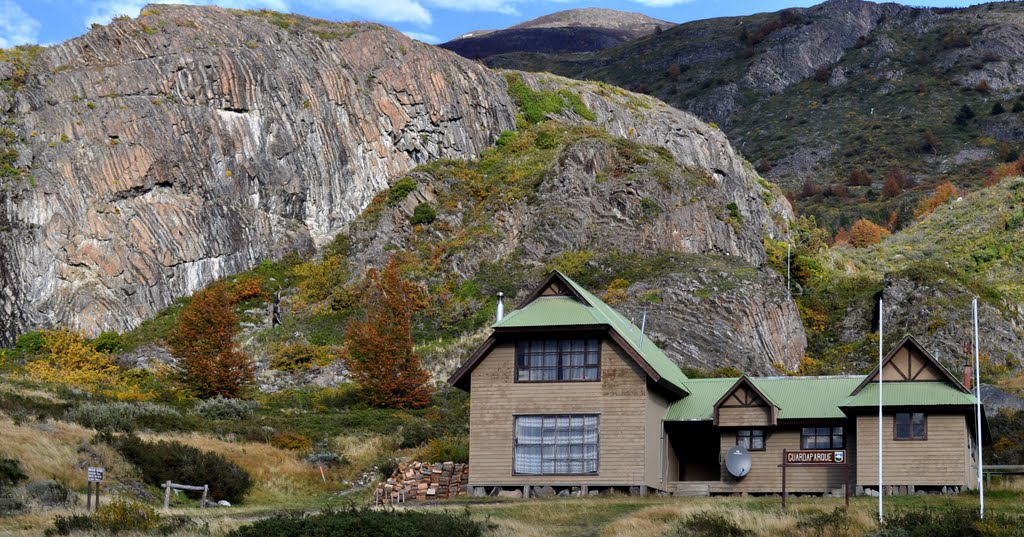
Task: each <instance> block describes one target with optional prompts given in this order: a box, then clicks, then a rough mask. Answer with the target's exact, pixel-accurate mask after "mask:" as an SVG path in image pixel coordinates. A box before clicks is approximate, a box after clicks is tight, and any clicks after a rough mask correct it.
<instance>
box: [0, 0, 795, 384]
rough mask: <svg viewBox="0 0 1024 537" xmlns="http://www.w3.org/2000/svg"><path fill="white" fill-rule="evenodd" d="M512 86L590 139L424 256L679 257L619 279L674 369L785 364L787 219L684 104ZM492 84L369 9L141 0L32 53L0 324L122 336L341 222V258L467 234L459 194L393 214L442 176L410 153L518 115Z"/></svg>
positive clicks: (464, 142) (376, 256)
mask: <svg viewBox="0 0 1024 537" xmlns="http://www.w3.org/2000/svg"><path fill="white" fill-rule="evenodd" d="M11 76H12V77H13V76H15V75H13V74H12V75H11ZM11 80H12V81H14V80H13V79H11ZM523 80H524V81H525V83H526V84H527V85H528V86H530V87H532V88H533V89H534V90H536V91H550V92H556V93H557V94H562V95H566V94H573V96H574V98H575V97H576V96H578V98H579V102H580V104H581V105H582V106H583V107H585V108H586V114H584V115H587V116H588V117H590V116H591V114H592V117H591V118H590V119H585V118H583V117H581V115H580V113H579V110H577V111H571V110H569V108H572V107H571V106H569V107H567V108H566V109H565V110H562V112H560V113H559V114H553V116H557V117H556V119H559V120H560V121H562V122H563V123H565V124H566V125H571V126H574V128H579V129H582V131H581V132H585V133H588V134H585V135H583V136H581V137H578V139H576V140H575V141H573V142H572V143H568V144H567V145H566V146H565V147H564V148H562V149H560V151H561V152H560V154H559V155H558V158H557V159H556V160H555V161H554V162H553V163H552V164H551V165H550V167H549V168H547V169H546V170H544V177H543V180H542V181H541V183H540V184H539V185H538V186H537V188H536V192H535V195H531V196H529V197H528V198H529V199H521V200H518V201H516V202H515V203H509V204H507V205H504V206H501V207H499V208H498V209H497V210H496V212H495V213H494V214H493V215H490V214H489V215H487V217H488V218H489V221H488V225H493V230H492V232H491V233H488V234H486V235H485V236H484V238H485V239H486V240H479V241H477V242H472V241H468V244H467V245H465V247H463V248H461V249H459V251H458V252H457V253H454V254H451V255H450V256H449V257H447V258H445V259H444V260H443V261H444V264H443V265H441V266H439V267H438V270H439V271H441V272H444V273H445V274H449V275H451V274H454V275H456V276H462V277H468V276H471V275H472V274H474V272H475V271H476V270H477V269H478V268H479V267H480V265H481V264H482V263H484V262H494V261H498V260H502V259H513V258H514V259H515V260H516V261H517V262H520V263H527V264H532V265H533V266H539V267H543V266H545V265H546V264H547V263H549V262H551V260H552V259H554V258H556V257H558V256H559V255H562V254H564V253H566V252H573V251H584V250H586V251H592V252H598V253H600V254H602V255H603V254H607V253H610V252H615V253H618V254H622V255H627V256H636V258H638V259H640V258H643V257H644V256H652V255H657V254H658V253H669V254H672V255H677V256H684V257H676V258H671V259H674V260H676V261H678V263H677V265H678V266H673V267H671V269H670V270H667V271H664V270H663V271H661V272H659V274H660V275H658V276H656V277H655V276H650V277H647V276H641V277H639V278H636V281H635V282H633V283H634V287H633V288H631V291H630V292H631V296H634V297H635V296H639V294H651V293H654V294H660V295H661V296H662V297H663V300H664V301H665V304H666V306H665V308H664V311H665V312H666V313H665V315H664V317H663V318H661V319H659V320H658V322H657V323H652V330H655V332H652V333H657V334H658V335H659V337H663V338H664V342H665V343H666V344H667V345H666V346H667V347H668V349H669V351H670V352H672V353H674V354H675V356H676V358H677V359H678V360H679V361H680V363H685V364H690V365H698V366H711V365H718V361H717V360H719V357H721V360H720V361H721V362H722V363H729V364H732V365H737V366H739V367H741V368H744V369H745V370H748V371H750V372H752V373H753V372H757V373H764V372H767V371H770V370H771V369H772V367H773V364H775V363H777V362H781V363H783V364H785V365H786V366H787V367H792V366H793V365H794V364H795V363H796V360H798V359H799V357H800V356H801V355H802V353H803V349H804V346H805V339H804V335H803V329H802V327H801V323H800V317H799V314H798V312H797V310H796V307H795V305H794V303H793V302H792V301H791V300H790V298H789V296H788V294H787V293H786V291H785V288H784V284H783V283H782V281H781V280H780V278H779V277H778V276H777V275H775V274H774V273H773V272H771V271H770V270H768V269H766V268H764V264H765V258H766V255H765V250H764V243H763V240H764V237H766V236H768V237H773V238H776V239H779V238H781V237H782V236H784V235H785V234H787V233H788V222H789V220H791V218H792V211H791V208H790V207H789V204H788V202H787V201H786V199H785V198H784V197H783V196H781V195H780V193H779V192H778V191H777V189H774V188H772V187H771V186H770V185H769V184H768V183H765V182H764V181H763V180H760V178H759V177H758V176H757V174H756V173H755V172H753V170H752V169H751V167H750V165H749V164H748V163H746V162H745V161H744V160H743V159H742V158H741V157H740V156H738V155H737V153H736V152H735V151H734V150H733V148H732V146H731V145H730V144H729V141H728V140H727V138H726V136H725V135H724V134H723V133H722V132H721V131H720V130H719V129H717V128H715V127H713V126H710V125H707V124H705V123H703V122H701V121H700V120H698V119H697V118H695V117H694V116H692V115H690V114H687V113H685V112H680V111H678V110H675V109H673V108H671V107H669V106H667V105H665V104H664V103H661V102H659V101H657V100H655V99H652V98H649V97H645V96H641V95H634V94H630V93H627V92H624V91H620V90H617V89H614V88H609V87H607V86H603V85H597V84H580V83H577V82H574V81H569V80H566V79H561V78H558V77H551V76H537V75H523ZM507 84H508V82H507V80H506V78H505V76H504V75H503V74H502V73H499V72H495V71H491V70H488V69H486V68H484V67H481V66H480V65H478V64H476V63H474V62H470V61H467V60H464V59H462V58H459V57H458V56H456V55H454V54H450V53H447V52H445V51H442V50H439V49H436V48H433V47H429V46H427V45H424V44H422V43H417V42H414V41H411V40H409V39H408V38H406V37H404V36H402V35H400V34H398V33H397V32H394V31H392V30H389V29H387V28H383V27H380V26H375V25H368V24H336V23H326V22H323V21H316V20H312V19H305V18H302V17H296V16H291V15H280V14H274V13H269V12H258V13H247V12H236V11H230V10H224V9H220V8H199V7H187V6H151V7H148V8H146V9H145V10H144V11H143V14H142V16H140V17H139V18H138V19H136V20H128V19H121V20H117V21H114V23H112V24H111V25H110V26H108V27H103V28H98V29H95V30H93V31H91V32H90V33H89V34H87V35H85V36H83V37H81V38H77V39H74V40H72V41H69V42H67V43H64V44H61V45H57V46H55V47H52V48H49V49H45V50H43V51H42V52H41V53H40V54H39V55H38V57H36V58H34V60H33V61H32V63H31V65H29V66H28V70H27V76H24V77H21V78H20V79H19V80H18V81H17V84H16V85H15V84H8V85H6V86H4V87H8V88H12V89H13V90H14V91H11V92H9V93H7V94H5V98H6V100H2V102H6V103H8V106H7V108H6V109H5V110H4V112H5V113H6V114H7V116H8V118H9V119H10V120H11V123H12V126H11V129H12V131H13V132H14V138H15V139H13V140H10V142H9V143H8V144H7V145H8V146H9V147H11V148H13V149H15V150H16V151H17V152H18V162H17V166H18V167H19V168H20V169H21V170H23V172H24V176H22V177H21V178H13V179H8V180H6V182H5V184H4V187H5V188H4V190H3V192H2V193H0V224H2V225H3V230H2V233H0V275H2V277H3V278H4V279H5V280H4V293H5V296H3V298H2V301H0V324H2V325H3V327H4V330H3V337H4V338H5V340H6V341H8V342H9V341H10V340H11V338H12V336H13V335H14V334H15V333H16V332H17V331H18V330H20V329H24V328H26V327H36V326H45V325H50V324H71V325H75V326H78V327H80V328H83V329H85V330H86V331H88V332H91V333H96V332H98V331H100V330H105V329H115V330H124V329H128V328H131V327H133V326H135V325H137V324H138V323H139V322H141V321H142V320H143V319H145V318H146V317H148V316H150V315H152V314H153V313H154V312H156V311H158V310H160V309H161V308H163V307H165V306H167V305H168V304H170V302H171V301H172V300H174V299H175V298H177V297H180V296H184V295H187V294H190V293H192V292H194V291H196V290H197V289H199V288H201V287H203V286H204V285H206V284H207V283H208V282H210V281H211V280H213V279H216V278H220V277H223V276H225V275H229V274H232V273H236V272H239V271H241V270H244V269H247V268H250V267H252V266H254V265H255V264H257V263H259V262H260V261H262V260H264V259H268V258H275V257H277V256H280V255H283V254H284V253H286V252H289V251H295V250H298V251H305V252H310V251H313V250H314V249H315V248H316V247H317V246H319V245H322V244H324V243H325V242H326V241H328V240H330V239H331V238H332V237H333V236H334V235H335V234H337V233H338V232H343V231H348V232H350V233H351V235H352V243H353V249H352V253H351V262H352V264H353V266H354V268H355V269H356V273H358V269H359V268H364V267H368V266H379V265H380V264H381V263H383V261H384V260H385V259H386V258H387V257H388V256H389V255H390V252H391V251H394V250H396V249H399V250H407V251H410V252H411V251H415V249H416V247H417V245H419V244H420V241H421V240H422V235H419V234H424V233H427V234H434V235H436V237H437V238H438V239H439V240H440V239H450V238H452V237H453V236H455V235H457V234H460V233H462V234H465V235H470V233H469V232H467V231H466V229H467V226H468V224H467V223H466V222H465V221H464V219H463V216H464V213H465V212H466V211H468V210H469V209H471V207H468V206H465V205H459V206H458V207H457V208H455V209H451V208H448V207H439V211H438V212H439V214H438V216H437V218H438V221H439V222H443V223H444V224H445V225H444V226H441V225H434V226H428V227H427V228H426V229H421V228H414V227H413V226H411V225H410V223H409V216H410V215H411V214H412V212H413V210H414V207H415V206H416V205H417V204H419V203H421V202H424V201H426V202H433V201H435V200H437V199H439V198H444V197H445V196H446V195H449V194H450V190H451V189H452V188H455V186H454V185H453V184H451V183H447V182H446V181H445V180H444V179H443V178H441V177H437V176H433V175H431V174H430V173H429V172H425V171H423V170H422V169H421V170H418V171H415V172H410V170H412V169H413V168H414V167H415V166H416V165H418V164H425V163H430V162H433V161H437V160H439V159H457V160H458V159H468V158H473V157H475V156H477V155H479V154H480V153H481V151H483V150H484V149H485V148H487V147H489V146H492V145H493V143H494V142H495V140H496V139H497V138H498V135H499V134H500V133H501V132H503V131H506V130H511V129H515V126H516V114H517V113H518V112H519V110H518V108H517V106H516V105H515V103H514V102H513V101H512V100H511V98H510V97H509V92H508V88H507ZM428 169H429V168H428ZM410 173H411V175H412V176H413V177H415V178H416V179H417V181H418V185H419V186H418V188H417V190H416V191H415V192H414V193H412V194H410V195H409V197H408V199H406V200H405V201H404V202H402V203H399V204H397V205H395V206H390V205H389V206H387V207H384V208H383V209H380V208H378V209H375V210H377V211H378V213H376V214H375V216H374V217H373V218H369V217H365V216H366V215H364V217H365V218H363V219H362V220H357V217H358V216H359V215H360V214H361V213H362V212H363V210H364V208H366V207H367V206H368V204H370V202H371V200H372V199H373V198H374V197H375V196H376V195H377V194H378V193H380V192H381V191H382V190H383V189H385V188H387V187H388V185H389V183H390V182H393V181H395V180H397V179H398V178H399V177H401V176H403V175H405V174H410ZM29 175H30V176H31V177H29ZM463 186H465V185H463ZM353 222H355V223H356V224H357V225H355V226H354V227H352V229H349V227H350V224H352V223H353ZM360 222H362V223H360ZM460 236H461V235H460ZM687 256H688V257H687ZM622 307H623V308H625V309H626V310H627V311H628V310H630V308H634V307H639V304H638V303H637V302H636V301H635V300H632V301H627V302H625V303H623V304H622ZM709 327H711V328H713V330H711V333H702V332H704V331H706V330H707V329H708V328H709ZM723 340H726V341H729V344H730V345H731V346H732V349H730V350H729V351H728V352H723V351H721V346H722V341H723ZM677 341H678V343H677ZM140 359H142V358H140ZM154 359H158V360H159V359H160V358H159V357H156V358H154Z"/></svg>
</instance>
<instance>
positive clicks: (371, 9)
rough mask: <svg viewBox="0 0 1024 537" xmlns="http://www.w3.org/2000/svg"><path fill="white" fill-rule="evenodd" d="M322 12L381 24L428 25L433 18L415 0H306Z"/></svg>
mask: <svg viewBox="0 0 1024 537" xmlns="http://www.w3.org/2000/svg"><path fill="white" fill-rule="evenodd" d="M306 2H308V3H309V5H310V6H315V7H318V8H320V9H323V10H334V9H338V10H342V11H348V12H352V13H356V14H359V15H364V16H366V17H369V18H371V19H374V20H378V21H383V22H412V23H416V24H424V25H429V24H430V23H431V22H433V18H432V17H431V15H430V12H429V11H427V8H425V7H423V5H422V4H420V3H419V2H418V1H416V0H320V1H315V0H314V1H310V0H306Z"/></svg>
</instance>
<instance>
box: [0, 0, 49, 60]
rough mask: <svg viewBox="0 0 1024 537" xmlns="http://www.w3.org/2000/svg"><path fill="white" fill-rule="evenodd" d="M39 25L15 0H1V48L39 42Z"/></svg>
mask: <svg viewBox="0 0 1024 537" xmlns="http://www.w3.org/2000/svg"><path fill="white" fill-rule="evenodd" d="M39 27H40V25H39V21H37V20H35V19H33V18H32V17H30V16H29V14H28V13H25V10H23V9H21V6H19V5H18V4H17V3H15V2H14V0H0V48H9V47H13V46H17V45H24V44H26V43H36V42H38V41H39Z"/></svg>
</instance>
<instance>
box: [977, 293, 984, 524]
mask: <svg viewBox="0 0 1024 537" xmlns="http://www.w3.org/2000/svg"><path fill="white" fill-rule="evenodd" d="M974 374H975V378H976V379H977V382H975V383H974V390H975V391H974V394H975V396H977V398H978V405H977V414H976V421H975V425H977V427H976V429H977V431H978V495H979V496H978V497H979V498H980V500H981V512H980V515H981V518H982V519H984V518H985V483H984V481H983V480H982V475H981V470H982V468H981V350H980V349H979V348H978V299H977V298H975V299H974Z"/></svg>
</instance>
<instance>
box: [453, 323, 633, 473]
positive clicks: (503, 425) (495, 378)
mask: <svg viewBox="0 0 1024 537" xmlns="http://www.w3.org/2000/svg"><path fill="white" fill-rule="evenodd" d="M514 365H515V345H514V344H513V343H501V344H498V345H497V346H495V348H494V349H493V350H492V351H491V352H490V354H489V355H488V356H487V357H485V358H484V359H483V360H482V361H481V362H480V364H479V365H478V366H477V367H476V369H474V370H473V373H472V375H473V377H472V386H473V388H472V391H471V393H470V438H469V467H470V474H469V482H470V484H472V485H477V486H483V485H524V484H538V485H560V484H566V485H572V484H585V485H633V484H637V485H638V484H642V483H643V482H644V480H645V468H644V464H645V454H646V453H645V446H644V443H645V441H646V440H647V437H646V431H645V429H646V427H645V422H646V419H645V418H646V414H645V412H646V409H645V406H646V403H647V384H646V376H645V374H644V373H643V371H642V370H641V369H640V368H639V366H637V365H636V363H635V362H633V361H632V360H631V359H630V358H628V357H627V356H626V355H625V353H623V352H622V350H621V349H620V348H619V347H618V346H617V345H616V344H615V343H614V342H611V341H610V340H604V341H602V342H601V380H600V381H599V382H559V383H552V382H548V383H525V382H521V383H516V382H514ZM516 414H598V415H599V416H600V418H599V435H600V436H599V442H600V449H599V451H598V475H589V476H520V475H512V450H513V447H512V443H513V434H514V431H513V416H514V415H516Z"/></svg>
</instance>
